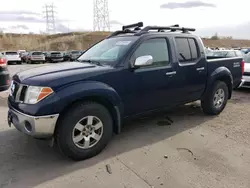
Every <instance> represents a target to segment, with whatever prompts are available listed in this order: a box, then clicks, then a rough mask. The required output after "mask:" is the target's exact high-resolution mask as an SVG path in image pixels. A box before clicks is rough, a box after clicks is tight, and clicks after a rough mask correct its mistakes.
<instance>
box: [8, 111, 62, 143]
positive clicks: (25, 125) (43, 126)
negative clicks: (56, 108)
mask: <svg viewBox="0 0 250 188" xmlns="http://www.w3.org/2000/svg"><path fill="white" fill-rule="evenodd" d="M58 117H59V114H53V115H47V116H30V115H27V114H24V113H21V112H19V111H17V110H15V109H13V108H10V109H9V112H8V124H9V126H11V124H13V125H14V126H15V127H16V129H17V130H19V131H20V132H23V133H25V134H27V135H29V136H32V137H35V138H49V137H52V136H53V134H54V130H55V126H56V122H57V119H58Z"/></svg>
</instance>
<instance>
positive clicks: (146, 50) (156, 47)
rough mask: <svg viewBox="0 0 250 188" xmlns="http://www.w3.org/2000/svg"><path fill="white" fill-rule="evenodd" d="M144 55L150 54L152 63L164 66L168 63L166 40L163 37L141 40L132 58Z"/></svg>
mask: <svg viewBox="0 0 250 188" xmlns="http://www.w3.org/2000/svg"><path fill="white" fill-rule="evenodd" d="M144 55H151V56H152V57H153V65H151V66H150V67H152V66H153V67H155V66H166V65H168V64H169V53H168V45H167V41H166V39H164V38H156V39H149V40H147V41H145V42H143V43H142V44H141V45H140V46H139V47H138V48H137V49H136V51H135V53H134V55H133V57H132V60H133V62H134V61H135V59H136V58H138V57H140V56H144Z"/></svg>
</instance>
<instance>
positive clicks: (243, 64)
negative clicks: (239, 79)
mask: <svg viewBox="0 0 250 188" xmlns="http://www.w3.org/2000/svg"><path fill="white" fill-rule="evenodd" d="M244 71H245V61H244V60H242V61H241V73H242V75H243V73H244Z"/></svg>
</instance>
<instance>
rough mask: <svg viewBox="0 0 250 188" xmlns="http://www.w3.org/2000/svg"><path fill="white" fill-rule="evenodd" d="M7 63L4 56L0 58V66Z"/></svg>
mask: <svg viewBox="0 0 250 188" xmlns="http://www.w3.org/2000/svg"><path fill="white" fill-rule="evenodd" d="M6 65H7V60H6V58H0V67H5V66H6Z"/></svg>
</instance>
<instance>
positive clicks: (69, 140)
mask: <svg viewBox="0 0 250 188" xmlns="http://www.w3.org/2000/svg"><path fill="white" fill-rule="evenodd" d="M88 116H94V117H95V118H97V119H99V120H100V121H101V123H102V125H103V127H102V128H101V129H99V130H96V131H97V132H98V131H99V133H96V134H95V135H97V134H99V135H101V136H100V139H99V141H98V142H95V141H96V140H94V142H95V145H93V146H92V147H90V148H80V147H83V145H84V143H85V138H84V139H83V140H82V141H83V143H77V144H75V143H74V141H73V136H79V134H81V133H80V131H78V129H75V126H76V124H77V123H78V122H79V121H80V120H81V119H82V118H86V117H88ZM95 120H96V119H95ZM84 121H86V122H87V120H85V119H84V120H83V122H82V125H85V124H86V122H84ZM93 122H94V121H93ZM81 128H82V126H81ZM81 130H82V129H81ZM100 130H102V131H101V132H102V134H100ZM73 133H74V134H75V135H73ZM82 134H84V133H82ZM82 134H81V136H83V135H82ZM86 134H89V133H86ZM92 134H93V132H92ZM112 135H113V120H112V117H111V115H110V113H109V111H108V110H107V109H106V108H105V107H104V106H102V105H100V104H98V103H95V102H85V103H82V104H77V105H74V106H73V107H72V108H70V109H69V111H68V112H67V113H66V114H64V115H63V118H62V119H61V120H60V122H59V124H58V127H57V128H56V133H55V140H56V143H57V145H58V148H59V150H60V151H61V152H62V154H63V155H65V156H67V157H68V158H70V159H72V160H75V161H79V160H84V159H88V158H91V157H94V156H96V155H97V154H99V153H100V152H101V151H102V150H103V149H104V148H105V147H106V146H107V144H108V143H109V141H110V140H111V138H112ZM92 136H93V135H92ZM92 136H91V135H90V137H92ZM91 140H92V141H91ZM91 140H90V144H91V142H93V138H91ZM82 141H81V142H82ZM86 143H87V142H86ZM79 145H80V146H79Z"/></svg>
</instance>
